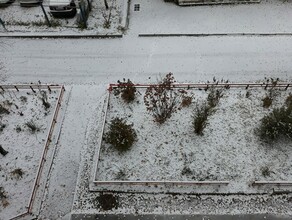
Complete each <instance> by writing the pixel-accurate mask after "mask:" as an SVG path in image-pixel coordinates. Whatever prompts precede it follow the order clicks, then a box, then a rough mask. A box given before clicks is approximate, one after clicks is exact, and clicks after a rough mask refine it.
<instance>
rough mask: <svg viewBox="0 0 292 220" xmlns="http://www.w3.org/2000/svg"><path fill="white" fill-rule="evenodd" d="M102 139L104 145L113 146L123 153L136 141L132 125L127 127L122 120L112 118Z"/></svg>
mask: <svg viewBox="0 0 292 220" xmlns="http://www.w3.org/2000/svg"><path fill="white" fill-rule="evenodd" d="M104 138H105V142H106V143H109V144H111V145H113V146H114V147H115V148H116V149H117V150H119V151H125V150H128V149H129V148H131V147H132V145H133V144H134V142H135V141H136V140H137V134H136V132H135V130H134V129H133V124H130V125H129V124H127V123H126V122H125V120H124V119H121V118H114V119H113V120H111V123H110V126H109V131H108V132H107V133H106V134H105V137H104Z"/></svg>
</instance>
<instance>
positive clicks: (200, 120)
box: [193, 104, 212, 135]
mask: <svg viewBox="0 0 292 220" xmlns="http://www.w3.org/2000/svg"><path fill="white" fill-rule="evenodd" d="M211 110H212V109H211V108H210V106H209V105H208V104H203V105H201V106H197V109H196V110H195V113H194V114H193V128H194V131H195V133H196V134H197V135H203V130H204V129H205V127H206V126H207V124H208V122H207V120H208V116H209V115H210V114H211V113H212V111H211Z"/></svg>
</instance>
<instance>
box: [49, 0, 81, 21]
mask: <svg viewBox="0 0 292 220" xmlns="http://www.w3.org/2000/svg"><path fill="white" fill-rule="evenodd" d="M49 6H50V12H51V14H52V15H53V16H54V17H56V18H73V17H74V16H75V15H76V12H77V10H76V4H75V3H74V0H50V3H49Z"/></svg>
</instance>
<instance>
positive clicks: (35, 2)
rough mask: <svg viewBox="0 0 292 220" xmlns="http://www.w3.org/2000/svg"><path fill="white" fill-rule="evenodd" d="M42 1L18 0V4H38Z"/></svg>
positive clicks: (27, 5) (25, 5)
mask: <svg viewBox="0 0 292 220" xmlns="http://www.w3.org/2000/svg"><path fill="white" fill-rule="evenodd" d="M42 2H43V1H42V0H19V3H20V6H22V7H31V6H39V5H40V3H42Z"/></svg>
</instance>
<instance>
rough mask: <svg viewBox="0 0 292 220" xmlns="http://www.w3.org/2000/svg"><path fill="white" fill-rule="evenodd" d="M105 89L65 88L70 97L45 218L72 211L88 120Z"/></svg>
mask: <svg viewBox="0 0 292 220" xmlns="http://www.w3.org/2000/svg"><path fill="white" fill-rule="evenodd" d="M105 88H106V87H104V86H88V85H75V86H74V87H71V88H70V87H66V89H67V96H68V95H69V96H70V97H69V102H68V107H67V110H66V112H65V118H64V122H63V125H62V130H61V136H60V140H59V144H58V146H57V151H56V155H55V158H54V162H53V163H54V164H53V169H52V171H51V176H50V180H49V184H48V189H47V194H46V197H45V200H44V203H43V206H42V211H41V213H40V217H41V218H42V219H59V218H61V217H63V216H65V215H66V214H68V213H69V212H70V211H71V207H72V201H73V196H74V192H75V186H76V180H77V173H78V169H79V162H80V157H81V155H80V153H81V150H82V148H83V145H84V142H85V137H86V133H87V132H88V130H87V129H88V123H89V122H90V119H91V118H92V115H93V114H95V113H96V111H95V110H96V109H95V105H96V103H97V102H98V100H99V99H98V97H99V96H100V91H104V90H105ZM70 90H71V91H70ZM68 93H70V94H68ZM60 201H62V202H60Z"/></svg>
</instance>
